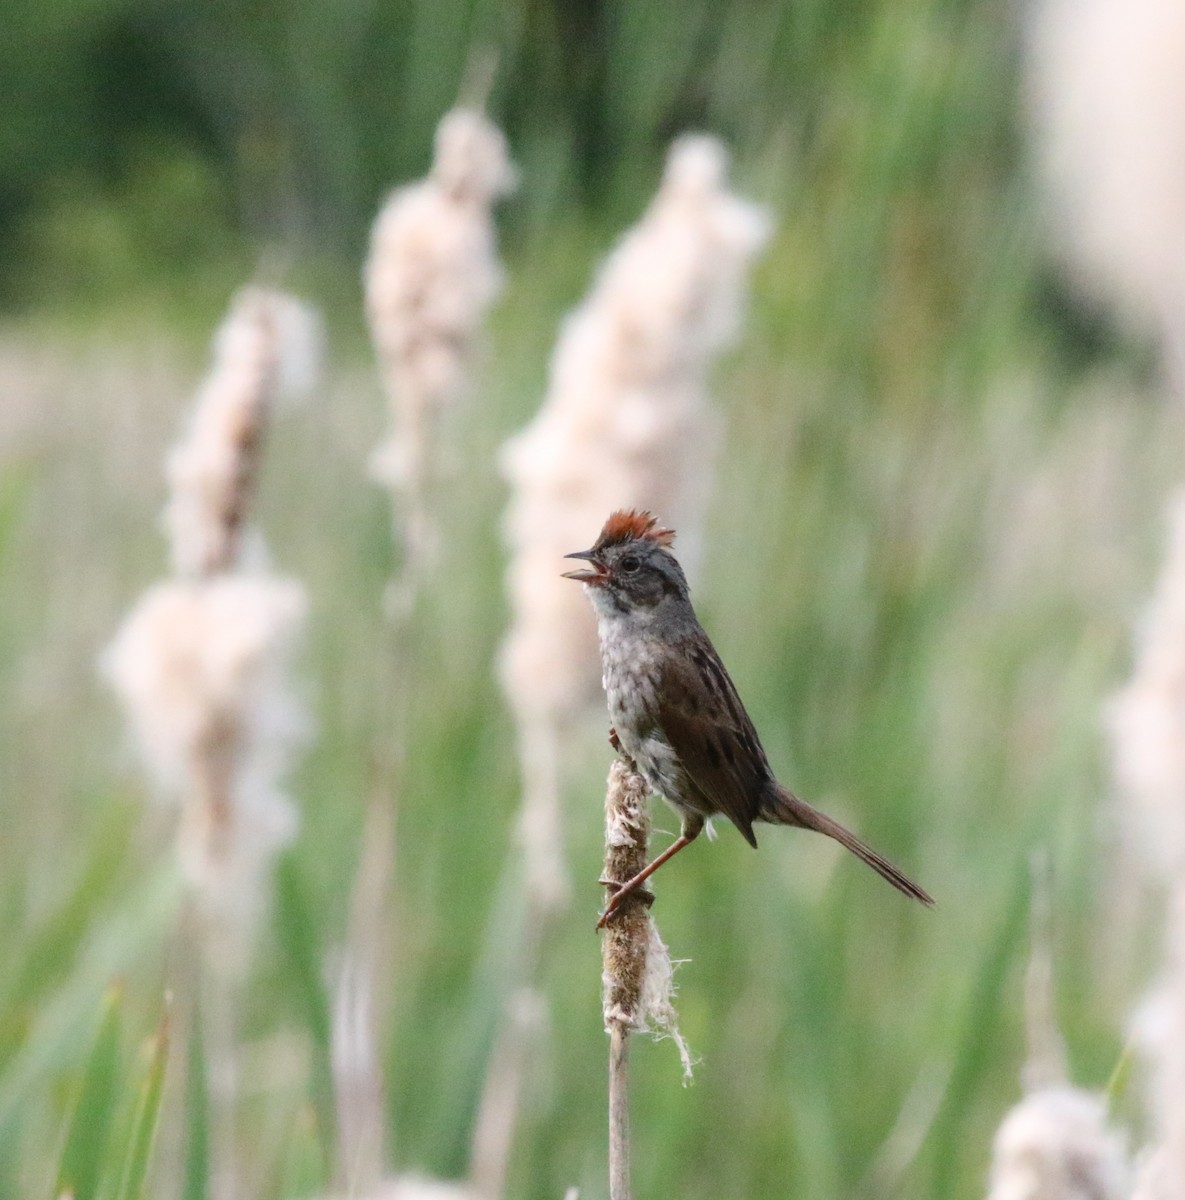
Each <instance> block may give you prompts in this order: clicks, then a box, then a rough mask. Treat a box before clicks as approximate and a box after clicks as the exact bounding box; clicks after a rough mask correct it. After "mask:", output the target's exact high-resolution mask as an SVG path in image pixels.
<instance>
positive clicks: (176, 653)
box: [103, 575, 308, 925]
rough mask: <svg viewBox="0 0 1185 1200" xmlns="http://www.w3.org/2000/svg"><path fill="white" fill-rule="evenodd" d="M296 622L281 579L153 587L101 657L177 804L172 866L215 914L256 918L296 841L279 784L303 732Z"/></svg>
mask: <svg viewBox="0 0 1185 1200" xmlns="http://www.w3.org/2000/svg"><path fill="white" fill-rule="evenodd" d="M305 612H306V602H305V597H304V592H303V589H302V588H301V587H300V586H299V585H298V584H296V583H294V582H292V581H290V580H283V579H265V578H243V577H240V576H235V575H220V576H216V577H214V578H212V579H208V580H193V581H190V580H177V581H169V582H164V583H159V584H157V585H156V586H154V587H152V588H150V589H149V590H148V591H147V592H146V593H145V594H144V596H142V597H141V599H140V600H139V602H138V603H137V604H136V605H135V607H134V608H133V609H132V611H131V612H130V613H129V614H128V616H127V618H126V619H125V621H124V623H123V625H122V626H121V627H120V629H119V631H118V633H117V634H116V636H115V639H114V641H113V642H112V644H111V645H110V647H109V648H108V650H107V651H106V653H105V655H104V658H103V669H104V672H105V674H106V675H107V677H108V679H109V680H110V682H111V684H112V685H113V687H114V689H115V691H116V693H117V695H118V696H119V698H120V700H121V701H122V703H123V706H124V708H125V710H126V712H127V716H128V720H129V723H130V725H131V727H132V729H133V731H134V733H135V736H136V742H137V745H138V748H139V750H140V752H141V754H142V757H143V759H144V762H145V764H146V765H147V767H148V768H149V770H150V772H151V774H152V775H153V777H154V778H155V779H156V781H157V783H158V785H159V789H160V792H161V794H162V795H163V796H164V797H166V798H168V799H170V800H173V801H175V802H178V803H181V804H183V805H184V809H185V813H184V816H183V820H182V833H181V847H180V851H181V861H182V866H183V869H184V871H185V873H186V876H187V878H188V879H189V881H190V883H191V884H192V885H193V886H194V888H195V890H196V892H197V893H198V894H199V896H201V897H202V898H203V900H204V901H205V902H206V903H207V907H208V908H210V909H211V910H213V911H214V912H215V914H216V915H217V913H218V912H219V911H223V910H224V911H225V912H226V913H228V914H232V913H233V914H242V913H243V912H244V910H246V912H248V913H252V912H255V911H257V910H258V907H259V905H260V903H261V896H262V878H264V877H265V875H266V868H267V867H268V866H270V863H271V860H272V858H273V857H274V855H275V854H276V852H277V851H278V850H279V849H280V848H281V847H283V846H284V845H286V844H287V843H288V842H289V841H290V840H291V839H292V837H293V836H294V835H295V832H296V827H297V818H296V812H295V809H294V808H293V806H292V803H291V801H290V800H289V799H288V797H287V796H286V795H285V793H284V791H283V788H282V779H283V776H284V774H285V772H286V771H287V769H288V767H289V765H290V761H291V758H292V755H293V754H294V752H295V750H296V748H297V746H298V745H299V744H300V742H301V741H302V740H303V738H304V736H305V734H306V732H307V727H308V721H307V717H306V715H305V712H304V709H303V707H302V706H301V705H300V704H299V702H298V701H297V700H296V699H295V698H294V696H293V690H292V686H291V681H290V673H291V662H292V658H293V655H294V653H295V650H296V648H297V646H298V645H299V643H300V641H301V638H302V635H303V630H304V624H305ZM244 924H245V925H249V924H250V920H249V919H248V920H246V921H245V922H244Z"/></svg>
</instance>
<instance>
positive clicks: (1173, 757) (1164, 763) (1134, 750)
mask: <svg viewBox="0 0 1185 1200" xmlns="http://www.w3.org/2000/svg"><path fill="white" fill-rule="evenodd" d="M1168 518H1169V537H1168V546H1167V551H1166V554H1165V560H1164V565H1163V567H1162V569H1161V576H1160V580H1159V582H1158V583H1157V586H1156V592H1155V594H1154V595H1153V598H1152V601H1151V603H1150V604H1149V606H1148V609H1147V611H1146V612H1145V614H1144V618H1143V621H1142V623H1141V627H1140V631H1139V637H1138V641H1137V648H1136V662H1135V668H1134V670H1133V672H1132V677H1131V679H1130V681H1129V682H1128V683H1127V685H1126V686H1125V687H1124V688H1123V689H1122V690H1121V691H1120V692H1119V693H1118V694H1117V695H1116V696H1115V698H1114V699H1113V700H1112V702H1111V706H1110V713H1109V715H1110V729H1111V737H1112V745H1113V755H1114V770H1115V778H1116V782H1117V784H1118V786H1119V790H1120V793H1121V795H1122V800H1123V810H1122V811H1123V817H1124V824H1125V827H1126V828H1128V829H1129V830H1130V831H1132V832H1133V833H1134V834H1135V835H1136V840H1137V842H1138V844H1139V846H1140V847H1141V848H1142V849H1143V850H1144V851H1145V857H1146V858H1147V860H1148V862H1149V863H1150V864H1151V865H1152V866H1153V867H1154V868H1155V869H1156V870H1158V871H1159V872H1160V873H1161V875H1162V876H1163V878H1164V879H1165V880H1166V881H1170V882H1171V881H1173V880H1175V879H1178V878H1180V877H1181V876H1182V875H1183V874H1185V490H1183V491H1180V492H1178V493H1177V494H1176V496H1175V497H1174V498H1173V499H1172V501H1171V503H1170V505H1169V512H1168Z"/></svg>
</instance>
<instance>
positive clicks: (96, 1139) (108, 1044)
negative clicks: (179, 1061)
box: [55, 986, 122, 1200]
mask: <svg viewBox="0 0 1185 1200" xmlns="http://www.w3.org/2000/svg"><path fill="white" fill-rule="evenodd" d="M121 1002H122V989H120V988H119V987H118V986H114V987H111V988H109V989H108V991H107V995H106V996H105V997H104V1000H103V1015H102V1019H101V1020H100V1022H99V1032H98V1035H97V1036H96V1038H95V1045H94V1049H93V1050H92V1051H91V1056H90V1061H89V1062H88V1063H87V1065H86V1070H85V1073H84V1074H83V1079H82V1090H81V1092H80V1093H79V1096H78V1103H77V1105H76V1106H75V1109H74V1116H73V1118H72V1119H71V1122H70V1129H69V1132H68V1133H67V1135H66V1144H65V1147H64V1148H63V1150H62V1157H61V1160H60V1162H59V1165H58V1182H57V1187H56V1189H55V1195H59V1196H60V1195H63V1194H66V1193H68V1194H70V1195H71V1196H73V1198H74V1200H93V1198H94V1196H95V1195H96V1193H97V1191H98V1188H99V1183H100V1180H101V1174H102V1165H103V1160H104V1156H105V1150H106V1146H107V1134H108V1131H109V1129H110V1125H111V1114H112V1113H113V1112H114V1111H115V1108H116V1101H117V1092H118V1089H119V1043H120V1016H121V1013H120V1009H121Z"/></svg>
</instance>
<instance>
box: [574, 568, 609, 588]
mask: <svg viewBox="0 0 1185 1200" xmlns="http://www.w3.org/2000/svg"><path fill="white" fill-rule="evenodd" d="M564 578H565V579H575V580H576V582H577V583H588V584H592V585H594V586H599V585H601V584H603V583H605V582H606V581H607V580H608V578H609V576H608V575H606V574H605V572H604V571H565V572H564Z"/></svg>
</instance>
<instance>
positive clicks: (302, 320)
mask: <svg viewBox="0 0 1185 1200" xmlns="http://www.w3.org/2000/svg"><path fill="white" fill-rule="evenodd" d="M320 357H321V332H320V323H319V321H318V319H317V317H316V315H315V314H314V313H313V312H312V310H311V309H309V308H307V307H306V306H305V305H303V304H302V303H301V302H300V301H298V300H296V299H294V298H293V297H292V296H289V295H287V294H285V293H283V292H277V291H270V290H265V289H262V288H245V289H244V290H243V291H242V292H240V293H239V295H238V296H237V297H236V298H235V300H234V303H233V304H232V306H231V310H230V313H229V315H228V316H227V317H226V320H225V321H224V322H223V324H222V326H221V328H220V329H219V331H218V334H217V336H216V338H215V341H214V364H213V367H212V369H211V371H210V374H209V375H208V376H207V378H206V381H205V382H204V383H203V385H202V387H201V390H200V391H199V392H198V394H197V397H196V399H195V402H194V406H193V411H192V414H191V416H190V418H189V421H188V424H187V427H186V430H185V432H184V434H183V435H182V438H181V440H180V441H179V442H178V443H177V445H176V446H175V447H174V448H173V450H172V451H171V452H170V454H169V458H168V462H167V464H166V472H167V475H168V480H169V489H170V495H169V502H168V506H167V508H166V509H165V525H166V527H167V529H168V532H169V537H170V541H171V544H172V553H173V565H174V569H175V570H176V572H177V573H178V574H179V575H190V576H197V575H202V574H206V573H208V572H210V571H215V570H227V569H229V568H230V567H232V566H234V565H235V559H236V558H237V557H238V554H237V552H238V549H239V547H238V545H237V540H238V538H239V536H240V534H241V529H240V528H239V523H238V521H237V520H236V519H235V518H236V516H237V515H238V514H237V513H236V508H237V506H240V505H241V503H242V500H243V498H244V497H243V491H244V489H249V488H250V487H251V486H252V484H253V481H254V480H253V476H254V470H255V466H256V463H255V456H256V448H257V445H258V439H259V436H260V434H261V432H262V429H263V426H264V425H265V424H266V420H267V416H268V411H269V409H270V408H271V406H272V405H273V404H274V403H275V402H276V401H277V400H278V399H280V398H282V397H287V396H297V395H300V394H302V393H304V392H307V391H309V390H310V389H311V388H312V387H313V385H314V383H315V381H316V378H317V374H318V371H319V364H320Z"/></svg>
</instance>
